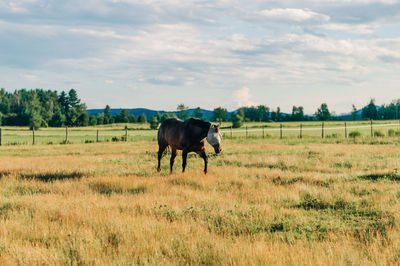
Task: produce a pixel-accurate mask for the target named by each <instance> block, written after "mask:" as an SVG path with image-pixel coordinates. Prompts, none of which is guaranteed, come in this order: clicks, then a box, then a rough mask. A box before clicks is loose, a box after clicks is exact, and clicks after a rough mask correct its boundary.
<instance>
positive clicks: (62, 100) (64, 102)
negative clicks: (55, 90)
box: [58, 91, 69, 115]
mask: <svg viewBox="0 0 400 266" xmlns="http://www.w3.org/2000/svg"><path fill="white" fill-rule="evenodd" d="M58 103H59V104H60V107H61V111H62V114H64V115H66V114H67V113H68V110H69V103H68V96H67V94H66V93H65V91H62V92H61V94H60V97H58Z"/></svg>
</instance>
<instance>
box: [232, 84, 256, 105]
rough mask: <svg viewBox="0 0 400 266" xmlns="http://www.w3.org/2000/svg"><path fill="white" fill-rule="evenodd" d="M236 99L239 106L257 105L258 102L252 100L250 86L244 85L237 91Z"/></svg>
mask: <svg viewBox="0 0 400 266" xmlns="http://www.w3.org/2000/svg"><path fill="white" fill-rule="evenodd" d="M234 100H235V101H236V103H237V105H238V106H239V107H240V106H253V105H256V103H255V102H253V101H252V95H251V94H250V88H248V87H243V88H241V89H239V90H237V91H235V93H234Z"/></svg>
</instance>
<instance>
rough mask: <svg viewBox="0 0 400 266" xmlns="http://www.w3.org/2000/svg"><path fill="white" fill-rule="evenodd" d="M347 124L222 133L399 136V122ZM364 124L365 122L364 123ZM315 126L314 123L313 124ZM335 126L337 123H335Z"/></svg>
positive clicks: (279, 127)
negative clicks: (390, 130) (353, 133)
mask: <svg viewBox="0 0 400 266" xmlns="http://www.w3.org/2000/svg"><path fill="white" fill-rule="evenodd" d="M348 123H349V122H343V125H342V126H331V127H326V124H325V122H321V123H320V125H319V126H318V127H317V126H307V124H303V123H299V124H297V125H293V123H291V124H290V126H288V127H285V124H284V123H281V124H279V126H278V127H276V126H275V127H274V128H268V127H266V126H262V127H261V128H248V127H247V126H246V127H245V128H243V129H232V127H231V128H230V129H228V130H226V129H225V130H222V133H223V134H224V135H225V136H228V137H230V138H234V137H235V136H236V137H245V138H248V137H262V138H265V137H279V138H280V139H282V138H285V137H298V138H300V139H301V138H303V137H305V136H308V137H317V136H320V138H322V139H323V138H327V137H341V136H342V137H344V138H348V137H349V133H351V131H354V130H357V131H360V133H361V134H362V135H364V136H370V137H374V136H383V135H387V133H388V132H382V130H381V129H385V128H386V129H388V130H389V129H392V130H394V131H393V132H392V133H393V134H396V135H400V121H399V122H398V123H384V124H378V123H374V122H373V121H372V120H371V121H369V122H368V124H355V125H349V124H348ZM364 123H366V122H364ZM314 124H315V123H314ZM335 124H337V122H335Z"/></svg>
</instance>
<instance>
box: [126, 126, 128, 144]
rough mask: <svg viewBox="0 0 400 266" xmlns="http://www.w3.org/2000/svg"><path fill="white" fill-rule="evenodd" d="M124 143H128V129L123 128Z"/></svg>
mask: <svg viewBox="0 0 400 266" xmlns="http://www.w3.org/2000/svg"><path fill="white" fill-rule="evenodd" d="M125 141H128V127H127V126H126V127H125Z"/></svg>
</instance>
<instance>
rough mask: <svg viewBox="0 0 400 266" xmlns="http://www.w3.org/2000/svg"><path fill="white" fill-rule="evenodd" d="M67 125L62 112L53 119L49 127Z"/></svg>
mask: <svg viewBox="0 0 400 266" xmlns="http://www.w3.org/2000/svg"><path fill="white" fill-rule="evenodd" d="M64 125H65V115H63V114H62V113H61V111H58V112H56V113H55V114H53V116H52V117H51V120H50V121H49V126H51V127H62V126H64Z"/></svg>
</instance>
